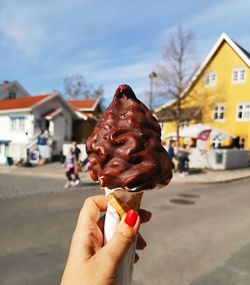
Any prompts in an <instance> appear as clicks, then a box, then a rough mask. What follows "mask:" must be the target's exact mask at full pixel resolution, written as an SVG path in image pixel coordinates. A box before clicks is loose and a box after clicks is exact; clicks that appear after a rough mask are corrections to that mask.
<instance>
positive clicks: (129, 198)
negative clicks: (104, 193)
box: [107, 190, 143, 219]
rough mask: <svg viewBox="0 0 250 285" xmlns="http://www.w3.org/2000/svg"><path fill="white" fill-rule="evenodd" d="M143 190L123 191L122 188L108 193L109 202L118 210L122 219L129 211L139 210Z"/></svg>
mask: <svg viewBox="0 0 250 285" xmlns="http://www.w3.org/2000/svg"><path fill="white" fill-rule="evenodd" d="M142 196H143V192H136V193H131V192H127V191H126V192H125V191H124V192H123V191H122V190H118V191H115V192H113V193H110V194H108V197H107V199H108V202H109V203H110V205H111V206H112V207H113V208H114V209H115V210H116V211H117V213H118V215H119V217H120V219H122V217H123V216H124V215H125V214H126V213H127V212H128V211H129V210H135V211H137V212H138V211H139V209H140V206H141V200H142Z"/></svg>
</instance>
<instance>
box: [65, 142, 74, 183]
mask: <svg viewBox="0 0 250 285" xmlns="http://www.w3.org/2000/svg"><path fill="white" fill-rule="evenodd" d="M75 168H76V157H75V155H74V154H73V148H72V147H70V148H69V149H68V153H67V155H66V158H65V171H66V172H65V174H66V177H67V182H66V184H65V185H64V188H68V187H69V186H76V184H77V183H76V175H75ZM72 176H73V177H72Z"/></svg>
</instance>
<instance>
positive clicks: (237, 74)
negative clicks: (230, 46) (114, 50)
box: [232, 67, 246, 84]
mask: <svg viewBox="0 0 250 285" xmlns="http://www.w3.org/2000/svg"><path fill="white" fill-rule="evenodd" d="M242 74H244V76H243V78H241V77H242ZM245 81H246V68H245V67H238V68H233V69H232V83H233V84H241V83H244V82H245Z"/></svg>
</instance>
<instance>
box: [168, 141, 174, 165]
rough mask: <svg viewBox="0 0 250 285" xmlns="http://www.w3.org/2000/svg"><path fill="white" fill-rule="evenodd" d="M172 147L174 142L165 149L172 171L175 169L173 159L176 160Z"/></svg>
mask: <svg viewBox="0 0 250 285" xmlns="http://www.w3.org/2000/svg"><path fill="white" fill-rule="evenodd" d="M174 145H175V142H174V141H170V144H169V147H168V149H167V152H168V155H169V157H170V159H171V162H172V169H175V163H174V159H176V155H175V152H174Z"/></svg>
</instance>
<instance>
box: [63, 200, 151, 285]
mask: <svg viewBox="0 0 250 285" xmlns="http://www.w3.org/2000/svg"><path fill="white" fill-rule="evenodd" d="M107 204H108V202H107V199H106V198H105V197H104V195H102V196H101V195H100V196H94V197H89V198H88V199H86V200H85V202H84V205H83V208H82V210H81V212H80V215H79V218H78V222H77V225H76V229H75V231H74V235H73V238H72V242H71V246H70V252H69V257H68V261H67V263H66V266H65V269H64V273H63V277H62V280H61V285H72V284H78V285H87V284H97V285H112V284H117V277H118V274H117V272H118V268H119V266H120V264H121V262H122V259H123V258H124V256H125V254H126V252H127V251H128V249H129V247H130V246H131V244H132V243H133V241H134V240H135V239H136V237H137V244H136V248H137V249H144V248H145V247H146V242H145V240H144V239H143V238H142V236H141V235H140V234H139V226H140V223H146V222H148V221H149V220H150V218H151V213H150V212H148V211H146V210H142V209H141V210H140V211H139V214H138V213H137V212H135V211H134V210H130V211H128V213H127V214H126V216H125V217H123V218H122V220H121V221H120V223H119V224H118V227H117V229H116V231H115V233H114V235H113V237H112V238H111V240H110V241H109V242H108V243H107V244H104V242H103V241H104V235H103V230H104V229H103V225H104V219H103V218H104V216H102V217H101V218H99V217H100V216H101V212H104V211H106V210H107ZM138 259H139V256H138V255H137V253H136V255H135V262H136V261H137V260H138Z"/></svg>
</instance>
